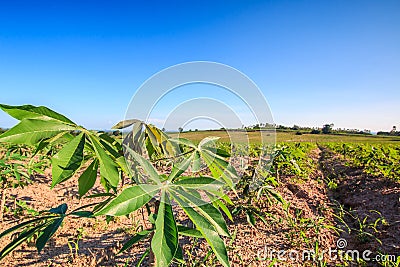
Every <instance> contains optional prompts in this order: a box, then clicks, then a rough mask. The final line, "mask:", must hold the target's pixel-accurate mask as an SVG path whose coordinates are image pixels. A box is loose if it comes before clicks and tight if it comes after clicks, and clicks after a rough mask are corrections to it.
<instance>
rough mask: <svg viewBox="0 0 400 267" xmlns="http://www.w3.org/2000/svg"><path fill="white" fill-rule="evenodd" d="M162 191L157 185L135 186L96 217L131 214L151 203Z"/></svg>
mask: <svg viewBox="0 0 400 267" xmlns="http://www.w3.org/2000/svg"><path fill="white" fill-rule="evenodd" d="M159 190H160V186H157V185H146V184H144V185H134V186H132V187H129V188H126V189H124V190H123V191H122V192H121V193H120V194H119V195H118V196H117V197H116V198H115V199H113V200H112V201H111V202H110V203H108V204H107V205H106V206H105V207H104V208H102V209H101V210H100V211H98V212H97V213H96V214H95V216H99V215H113V216H121V215H126V214H129V213H131V212H133V211H135V210H137V209H139V208H141V207H142V206H143V205H144V204H146V203H147V202H149V201H150V199H152V198H153V197H154V196H155V195H156V193H157V192H158V191H159Z"/></svg>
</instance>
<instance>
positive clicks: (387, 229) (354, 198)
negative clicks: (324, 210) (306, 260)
mask: <svg viewBox="0 0 400 267" xmlns="http://www.w3.org/2000/svg"><path fill="white" fill-rule="evenodd" d="M320 162H321V169H322V170H323V171H324V172H325V175H326V176H327V177H329V179H331V180H336V181H337V183H338V187H337V189H336V190H332V191H331V192H330V194H329V195H330V198H331V199H332V200H334V201H337V203H338V205H337V207H336V208H337V209H339V210H340V209H343V210H344V211H345V215H344V216H343V217H342V219H343V221H344V223H343V222H342V223H340V222H339V225H341V226H342V228H343V229H344V231H343V232H342V234H341V237H342V238H345V239H346V240H347V241H348V244H347V247H346V249H357V250H359V251H365V250H370V251H372V252H373V254H372V255H376V254H377V253H383V254H391V255H396V256H399V255H400V184H399V183H398V182H395V181H392V180H389V179H386V178H384V177H372V176H369V175H366V174H365V173H364V172H363V171H362V169H360V168H353V167H349V164H348V162H347V161H346V160H345V159H343V158H342V157H341V156H338V155H335V154H334V153H332V152H330V151H329V150H327V149H323V150H322V155H321V158H320ZM337 213H338V214H339V212H337ZM365 218H366V219H365ZM364 219H365V222H364V223H363V221H364ZM377 220H378V221H377ZM375 222H377V223H376V230H375V229H374V227H373V224H374V223H375ZM360 223H361V224H362V225H364V226H366V227H365V230H364V232H361V231H360ZM346 225H347V226H346ZM349 228H350V231H349ZM371 257H372V256H371ZM371 265H372V266H373V264H371Z"/></svg>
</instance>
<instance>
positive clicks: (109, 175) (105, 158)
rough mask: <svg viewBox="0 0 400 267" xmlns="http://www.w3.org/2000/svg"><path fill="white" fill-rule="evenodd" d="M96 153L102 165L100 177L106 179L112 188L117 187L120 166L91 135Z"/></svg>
mask: <svg viewBox="0 0 400 267" xmlns="http://www.w3.org/2000/svg"><path fill="white" fill-rule="evenodd" d="M89 138H90V140H91V142H92V144H93V147H94V150H95V152H96V156H97V159H98V160H99V163H100V175H101V176H102V177H104V178H105V179H106V180H107V181H108V182H109V183H110V185H111V186H113V187H117V185H118V182H119V171H118V165H117V164H116V163H115V162H114V161H113V160H112V158H111V156H109V155H108V154H107V152H106V151H105V150H104V148H103V147H102V146H101V145H100V141H99V140H98V139H97V137H95V136H93V135H89Z"/></svg>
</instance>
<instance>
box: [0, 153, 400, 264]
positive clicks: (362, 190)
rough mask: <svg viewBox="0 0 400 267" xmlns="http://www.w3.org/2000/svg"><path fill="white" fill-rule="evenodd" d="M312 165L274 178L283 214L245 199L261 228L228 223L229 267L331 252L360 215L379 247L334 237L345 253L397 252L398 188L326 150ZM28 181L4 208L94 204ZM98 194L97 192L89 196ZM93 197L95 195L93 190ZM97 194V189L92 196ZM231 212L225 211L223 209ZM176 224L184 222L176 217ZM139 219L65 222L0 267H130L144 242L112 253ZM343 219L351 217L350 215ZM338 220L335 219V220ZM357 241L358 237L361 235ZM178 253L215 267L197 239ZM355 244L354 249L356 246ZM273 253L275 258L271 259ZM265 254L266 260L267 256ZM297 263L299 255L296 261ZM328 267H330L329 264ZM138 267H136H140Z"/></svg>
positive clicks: (72, 184) (72, 189)
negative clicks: (38, 245) (332, 184)
mask: <svg viewBox="0 0 400 267" xmlns="http://www.w3.org/2000/svg"><path fill="white" fill-rule="evenodd" d="M312 158H313V159H314V160H315V163H316V164H317V165H318V166H320V168H319V169H318V170H317V171H316V172H315V173H314V174H313V175H312V177H310V178H308V179H304V178H298V177H294V176H287V177H280V186H279V187H278V188H277V189H276V190H277V191H278V192H279V193H280V194H281V195H282V196H283V198H284V199H285V200H286V201H287V202H288V203H290V205H289V206H288V208H287V212H285V210H284V208H283V207H282V204H280V203H279V204H278V203H276V202H274V204H268V201H267V199H266V198H265V197H264V198H262V199H261V200H256V199H255V198H254V199H253V200H252V202H251V205H250V206H255V207H258V208H259V209H260V211H261V213H262V214H263V216H264V217H265V221H266V223H263V222H262V221H261V220H257V224H256V227H252V226H250V225H249V224H248V222H247V220H246V215H245V214H244V213H241V214H238V215H237V216H235V221H234V222H230V221H228V225H229V228H230V231H231V234H232V236H233V239H232V240H229V239H226V244H227V246H228V253H229V257H230V259H231V262H232V265H233V266H269V265H270V264H271V263H272V262H273V260H271V259H269V258H270V256H272V257H273V258H276V257H277V254H276V253H277V251H279V250H282V249H284V250H286V251H292V250H293V251H302V250H315V244H316V242H318V248H319V250H323V249H328V248H333V249H334V248H336V241H337V239H338V237H339V235H338V234H337V233H336V232H335V231H334V230H332V229H331V228H329V227H327V226H336V227H341V228H343V229H345V227H343V225H345V223H346V224H347V225H348V226H349V228H354V229H355V228H356V224H357V219H356V218H362V219H363V218H364V217H365V216H368V222H370V221H371V222H372V221H374V220H376V219H377V218H378V217H379V214H378V213H375V212H370V211H371V210H377V211H379V212H380V213H381V217H382V218H383V217H384V218H385V220H386V223H387V224H378V225H377V230H378V231H379V232H378V233H375V232H374V230H372V229H370V228H368V229H367V230H366V231H367V232H369V233H370V234H373V235H374V236H375V237H376V238H378V239H380V240H381V241H382V244H380V243H379V242H378V241H376V239H375V237H371V236H369V235H368V236H367V237H368V238H366V239H360V236H359V233H358V232H357V231H355V230H352V231H351V232H350V233H348V232H342V233H340V237H343V238H346V240H347V241H348V247H349V248H357V249H370V250H372V251H374V252H375V251H378V250H381V251H383V252H387V253H398V252H399V251H400V248H399V244H400V240H399V237H400V228H399V225H400V224H399V222H400V218H399V211H400V210H399V197H400V195H399V194H400V186H399V184H398V183H394V182H390V181H387V180H385V179H383V178H379V179H378V178H375V177H368V176H366V175H364V174H363V173H362V170H355V169H352V168H350V167H347V166H346V165H345V161H344V160H343V159H341V158H340V157H337V156H336V155H334V154H332V153H330V152H329V151H326V150H324V149H323V150H322V151H320V150H317V151H314V152H313V154H312ZM328 178H329V179H331V180H335V181H337V183H338V186H337V188H336V189H335V190H328V189H327V186H326V183H325V182H326V181H327V180H328ZM35 179H36V180H35V182H34V183H33V184H31V185H29V186H27V187H25V188H24V189H12V190H10V191H9V196H8V198H7V206H8V207H9V208H11V209H13V206H14V198H16V199H18V200H24V201H26V202H27V203H28V204H29V205H30V207H32V208H34V209H36V210H45V209H49V208H51V207H55V206H58V205H60V204H61V203H64V202H66V203H68V206H69V209H70V210H72V209H73V208H76V207H78V206H82V205H85V204H88V203H90V202H91V201H94V200H92V199H79V198H78V193H77V181H76V179H71V180H69V181H67V182H65V183H63V184H61V185H58V186H56V187H55V188H54V189H53V190H51V189H50V183H51V178H50V173H49V172H47V173H46V175H43V176H37V177H36V178H35ZM98 188H100V187H97V189H98ZM95 190H96V189H95ZM98 190H99V189H98ZM339 204H340V205H341V206H342V207H343V209H344V210H346V212H347V213H346V215H344V216H343V220H342V221H340V220H339V219H337V218H336V217H335V216H334V213H336V214H340V212H339V211H340V210H338V207H340V205H339ZM239 205H244V206H246V205H248V202H247V199H245V198H242V199H240V200H236V201H235V206H239ZM231 208H233V207H231ZM176 212H177V215H178V218H179V220H180V221H182V222H185V221H186V220H187V218H186V217H185V216H184V215H183V214H182V212H181V211H179V210H177V211H176ZM144 214H145V212H142V211H138V212H136V213H135V214H134V216H131V217H130V218H127V217H120V218H117V219H116V220H115V221H114V222H110V223H109V224H106V223H105V222H104V220H101V219H69V220H66V221H65V223H64V225H63V227H62V229H61V230H60V231H59V232H57V233H56V235H55V236H54V237H53V238H52V239H51V241H50V243H49V244H48V245H46V247H45V249H44V250H43V252H42V253H41V254H40V255H39V254H38V253H37V252H36V249H35V247H34V245H33V244H23V245H22V246H21V247H19V248H18V249H17V250H16V251H15V252H13V253H12V254H10V255H8V256H7V257H6V258H5V259H4V260H3V262H2V263H1V264H2V266H10V267H11V266H75V267H79V266H125V263H128V264H127V265H126V266H135V265H134V263H135V262H137V260H138V258H139V257H140V255H141V254H142V253H143V252H144V251H145V250H146V248H147V247H148V243H147V241H148V240H144V241H143V242H141V243H139V244H138V245H136V246H134V247H133V248H132V249H130V250H129V251H127V252H126V253H123V254H121V255H117V256H115V252H117V251H118V249H119V248H120V247H121V246H122V244H123V243H124V242H125V241H126V240H127V239H128V238H129V237H130V236H131V234H134V233H135V232H137V231H140V230H141V229H144V228H146V227H149V225H148V224H147V225H146V218H145V215H144ZM350 215H351V216H350ZM23 217H24V216H21V217H20V219H19V220H17V221H16V217H15V216H14V215H13V214H12V213H11V212H9V213H7V214H6V216H5V218H4V221H2V222H0V231H4V230H5V229H7V228H9V227H10V226H12V225H13V224H15V223H16V222H21V220H22V219H23ZM339 217H340V216H339ZM81 229H82V230H83V237H82V239H81V240H80V241H78V244H79V250H78V251H75V248H74V247H73V244H72V243H71V242H70V244H71V245H72V250H71V249H70V247H69V246H68V240H70V241H71V240H76V237H77V236H78V231H80V230H81ZM361 237H362V236H361ZM9 240H10V239H9V238H3V239H1V240H0V248H2V247H4V246H5V245H6V244H7V243H8V242H9ZM180 241H181V244H182V245H183V249H184V251H185V252H186V253H185V254H186V262H187V264H186V266H219V265H218V264H217V262H216V260H215V257H214V256H213V255H211V256H209V257H207V255H208V252H209V251H210V249H209V247H208V245H207V244H206V243H205V242H204V241H202V240H193V239H191V238H185V239H182V240H180ZM361 241H362V242H361ZM274 251H275V254H274ZM270 253H272V254H270ZM300 256H301V255H300ZM326 260H327V261H328V262H330V266H335V265H334V262H332V261H329V259H326ZM147 265H148V264H147V263H146V262H144V264H143V265H142V266H147ZM276 266H316V263H315V262H313V261H301V260H300V259H299V260H287V261H278V262H277V263H276Z"/></svg>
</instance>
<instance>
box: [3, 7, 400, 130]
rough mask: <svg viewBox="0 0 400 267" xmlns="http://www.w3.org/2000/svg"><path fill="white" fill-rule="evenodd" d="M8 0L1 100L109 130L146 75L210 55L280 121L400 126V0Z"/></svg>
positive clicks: (7, 124)
mask: <svg viewBox="0 0 400 267" xmlns="http://www.w3.org/2000/svg"><path fill="white" fill-rule="evenodd" d="M8 2H9V3H5V1H1V3H0V102H1V103H6V104H11V105H19V104H34V105H46V106H49V107H51V108H53V109H54V110H56V111H59V112H61V113H63V114H65V115H67V116H68V117H70V118H71V119H72V120H74V121H76V122H78V123H80V124H82V125H84V126H86V127H88V128H96V129H106V128H110V126H111V125H112V124H114V123H115V122H117V121H118V120H120V119H122V118H123V117H124V113H125V110H126V107H127V105H128V103H129V100H130V99H131V97H132V95H133V94H134V92H135V90H136V89H137V88H138V87H139V86H140V85H141V84H142V83H143V82H144V81H145V80H146V79H147V78H149V77H150V76H151V75H153V74H154V73H156V72H158V71H159V70H161V69H163V68H166V67H168V66H171V65H174V64H177V63H182V62H186V61H193V60H207V61H216V62H221V63H224V64H228V65H230V66H232V67H234V68H237V69H239V70H240V71H242V72H244V73H245V74H246V75H248V76H249V77H250V78H251V79H253V80H254V82H255V83H256V84H257V85H258V86H259V87H260V88H261V90H262V91H263V93H264V94H265V96H266V98H267V100H268V102H269V104H270V106H271V109H272V112H273V115H274V119H275V122H276V123H278V124H284V125H293V124H299V125H305V126H320V125H322V124H323V123H331V122H332V123H334V124H335V127H343V128H359V129H365V128H366V129H371V130H379V129H384V130H390V129H391V127H392V126H393V125H397V126H398V127H400V118H399V115H400V103H399V102H400V2H399V1H385V0H376V1H368V0H363V1H347V0H346V1H345V0H343V1H342V0H337V1H319V0H318V1H285V0H283V1H281V0H280V1H244V0H243V1H176V2H175V1H173V2H168V3H167V1H141V2H139V1H104V2H102V1H64V2H62V1H39V0H38V1H26V2H24V1H8ZM82 2H85V3H82ZM164 108H165V107H164ZM160 110H162V109H160ZM14 123H15V121H14V120H12V119H10V118H9V117H8V116H7V115H6V114H4V113H1V114H0V127H10V126H12V125H13V124H14Z"/></svg>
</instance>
